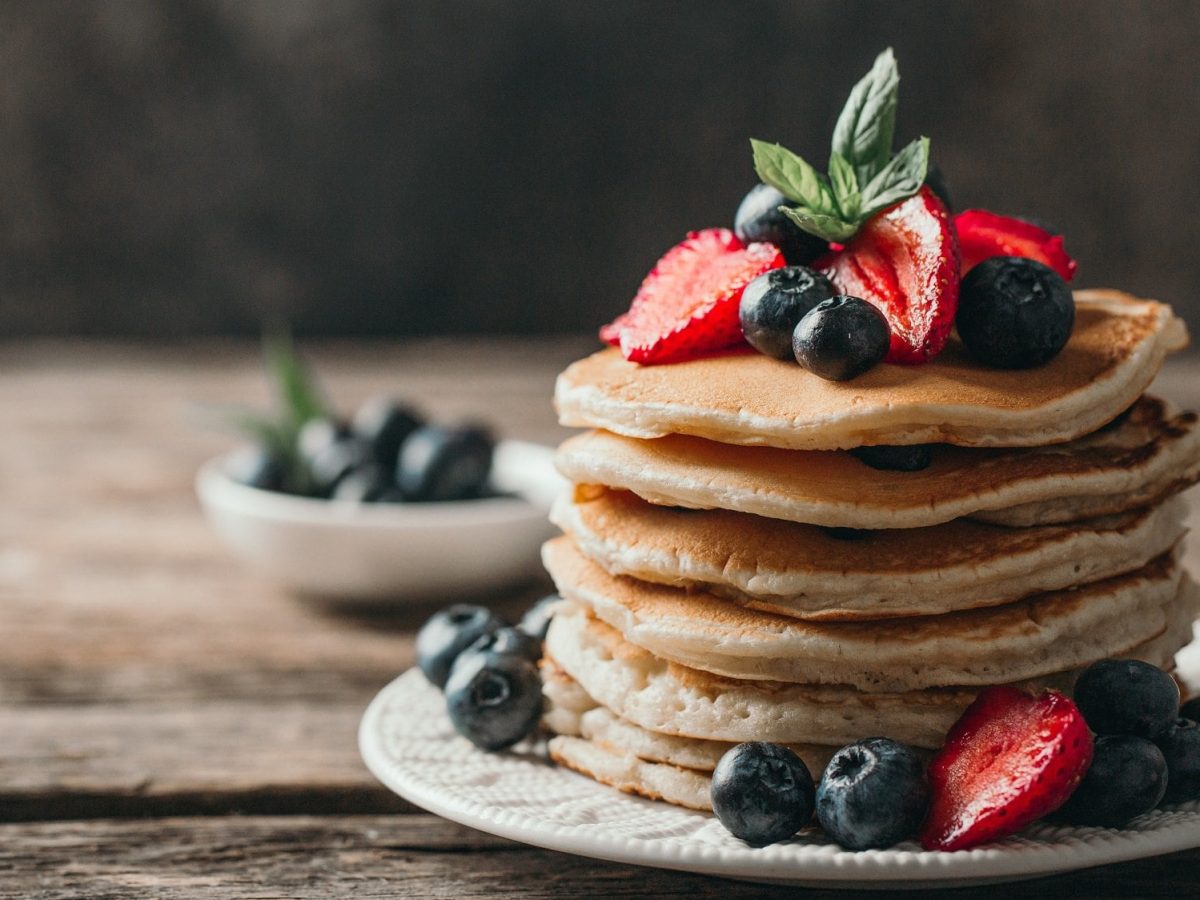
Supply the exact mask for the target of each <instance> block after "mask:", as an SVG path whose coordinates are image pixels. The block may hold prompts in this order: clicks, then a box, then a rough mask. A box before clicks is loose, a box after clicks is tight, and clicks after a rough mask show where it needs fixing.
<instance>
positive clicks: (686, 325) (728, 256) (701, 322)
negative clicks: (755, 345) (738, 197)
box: [600, 228, 785, 365]
mask: <svg viewBox="0 0 1200 900" xmlns="http://www.w3.org/2000/svg"><path fill="white" fill-rule="evenodd" d="M784 264H785V263H784V259H783V254H782V253H781V252H780V250H779V248H778V247H775V246H774V245H772V244H750V245H749V246H746V245H744V244H742V242H741V241H739V240H738V238H737V236H736V235H734V233H733V232H732V231H730V230H728V229H726V228H709V229H706V230H704V231H693V232H691V233H690V234H689V235H688V236H687V238H686V239H685V240H684V241H683V242H682V243H680V244H677V245H676V246H674V247H672V248H671V249H670V250H668V251H667V252H666V254H665V255H664V256H663V257H662V259H660V260H659V261H658V263H657V264H656V265H655V266H654V268H653V269H652V270H651V271H650V274H649V275H647V276H646V278H645V279H644V280H643V281H642V285H641V287H640V288H639V289H638V292H637V296H635V297H634V298H633V303H632V304H631V305H630V307H629V311H628V312H626V313H623V314H622V315H620V316H618V317H617V318H616V319H614V320H613V321H612V322H610V323H609V324H608V325H605V326H604V327H603V328H601V329H600V338H601V340H603V341H605V342H606V343H609V344H616V345H619V346H620V348H621V353H622V354H623V355H624V356H625V358H626V359H628V360H631V361H633V362H637V363H641V364H643V365H653V364H659V363H672V362H682V361H684V360H687V359H694V358H696V357H699V356H704V355H706V354H710V353H713V352H716V351H719V350H726V349H729V348H732V347H737V346H740V345H742V344H744V343H745V337H744V335H743V334H742V327H741V323H740V322H739V321H738V304H739V302H740V301H741V299H742V290H743V289H744V288H745V287H746V285H747V284H749V283H750V282H751V281H753V280H754V279H755V278H757V277H758V276H759V275H761V274H762V273H763V272H766V271H767V270H768V269H775V268H779V267H780V266H783V265H784Z"/></svg>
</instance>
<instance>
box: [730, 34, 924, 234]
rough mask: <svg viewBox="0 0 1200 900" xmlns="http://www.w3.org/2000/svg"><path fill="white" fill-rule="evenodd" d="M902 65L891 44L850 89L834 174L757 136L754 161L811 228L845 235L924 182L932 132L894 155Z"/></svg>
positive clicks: (833, 157) (832, 158) (837, 135)
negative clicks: (898, 64)
mask: <svg viewBox="0 0 1200 900" xmlns="http://www.w3.org/2000/svg"><path fill="white" fill-rule="evenodd" d="M899 88H900V73H899V71H898V70H897V68H896V59H895V57H894V56H893V55H892V49H891V48H890V47H889V48H888V49H887V50H884V51H883V52H882V53H880V54H879V56H878V57H876V59H875V64H874V65H873V66H872V67H871V71H870V72H868V73H867V74H866V75H865V76H864V77H863V78H862V80H861V81H859V82H858V84H856V85H855V86H854V89H853V90H852V91H851V92H850V97H849V99H847V100H846V105H845V106H844V107H843V108H842V112H841V115H840V116H838V121H837V125H836V126H835V128H834V131H833V146H832V151H831V153H830V155H829V174H828V175H823V174H822V173H821V172H819V171H817V169H815V168H814V167H813V166H811V165H809V164H808V163H807V162H805V161H804V159H802V158H801V157H800V156H798V155H797V154H795V153H793V152H792V151H791V150H788V149H787V148H786V147H781V146H780V145H779V144H768V143H766V142H765V141H757V140H753V139H752V140H751V141H750V146H751V149H752V150H753V153H754V169H755V171H756V172H757V173H758V177H759V178H761V179H762V181H763V182H764V183H766V184H769V185H771V186H772V187H773V188H775V189H776V190H778V191H779V192H780V193H782V194H783V195H784V196H785V197H786V198H787V199H788V200H789V201H791V203H793V204H795V205H794V206H781V207H780V209H781V210H782V211H783V213H784V214H785V215H786V216H787V217H788V218H790V219H791V220H792V221H793V222H795V223H796V225H798V226H799V227H800V228H802V229H803V230H804V231H807V232H808V233H809V234H812V235H816V236H817V237H819V238H821V239H823V240H826V241H835V242H837V243H845V242H846V241H847V240H849V239H850V238H851V237H853V236H854V235H855V233H857V231H858V229H859V228H861V227H862V224H863V223H864V222H866V221H867V219H869V218H870V217H871V216H873V215H875V214H876V213H878V212H879V211H881V210H883V209H886V208H887V207H889V206H892V205H893V204H895V203H899V202H900V201H901V200H904V199H905V198H907V197H911V196H912V195H913V194H915V193H916V192H917V191H919V190H920V189H921V185H922V183H924V181H925V174H926V171H927V170H928V168H929V139H928V138H926V137H921V138H918V139H917V140H915V141H913V142H912V143H911V144H909V145H908V146H906V147H905V148H904V149H903V150H901V151H900V152H899V153H897V154H896V155H895V156H893V155H892V140H893V135H894V133H895V130H896V101H897V96H898V92H899Z"/></svg>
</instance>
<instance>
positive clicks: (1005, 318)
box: [954, 256, 1075, 369]
mask: <svg viewBox="0 0 1200 900" xmlns="http://www.w3.org/2000/svg"><path fill="white" fill-rule="evenodd" d="M954 322H955V324H956V325H957V326H958V335H959V337H961V338H962V342H963V344H964V345H966V348H967V350H969V351H970V353H971V355H972V356H974V357H975V358H976V359H978V360H980V361H982V362H984V363H986V364H987V365H989V366H995V367H996V368H999V369H1029V368H1032V367H1034V366H1040V365H1041V364H1042V363H1044V362H1046V361H1048V360H1050V359H1051V358H1053V357H1054V356H1056V355H1057V354H1058V352H1059V351H1060V350H1062V348H1063V347H1064V346H1066V343H1067V340H1068V338H1070V337H1071V330H1072V329H1073V328H1074V327H1075V299H1074V298H1073V297H1072V296H1071V291H1070V289H1069V288H1068V287H1067V283H1066V282H1065V281H1063V279H1062V276H1060V275H1059V274H1058V273H1057V272H1055V271H1054V270H1053V269H1051V268H1050V267H1049V266H1046V265H1043V264H1042V263H1040V262H1037V261H1036V260H1032V259H1023V258H1021V257H1018V256H995V257H992V258H991V259H985V260H984V261H983V262H981V263H980V264H979V265H977V266H975V268H973V269H972V270H971V271H970V272H968V273H967V274H966V277H965V278H963V281H962V287H961V289H960V290H959V295H958V313H957V314H956V316H955V319H954Z"/></svg>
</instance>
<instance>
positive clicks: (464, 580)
mask: <svg viewBox="0 0 1200 900" xmlns="http://www.w3.org/2000/svg"><path fill="white" fill-rule="evenodd" d="M244 452H246V451H245V450H244V449H243V450H238V451H234V453H231V454H229V455H226V456H222V457H218V458H216V459H213V460H209V462H207V463H206V464H205V465H204V466H203V467H202V468H201V469H200V472H199V473H198V474H197V476H196V493H197V495H198V496H199V498H200V504H201V506H202V507H203V508H204V512H205V514H206V515H207V516H208V520H209V522H210V523H211V524H212V526H213V528H214V529H216V532H217V534H218V535H220V537H221V539H222V540H223V541H224V543H225V544H226V545H227V546H228V547H229V549H230V550H231V551H233V553H234V555H236V556H238V557H239V558H241V560H242V561H243V562H245V563H246V564H247V565H248V566H250V567H251V568H253V569H255V570H257V571H259V572H261V573H262V574H264V575H267V576H268V577H270V578H273V579H275V580H276V581H279V582H281V583H282V584H284V585H286V586H287V587H289V588H292V589H293V590H297V591H300V592H303V593H306V594H311V595H314V596H319V597H326V598H337V599H346V600H380V599H435V598H437V599H442V600H446V599H450V598H449V597H448V595H452V594H462V595H464V596H466V595H470V594H476V593H482V592H484V591H487V590H489V589H495V588H498V587H503V586H511V585H515V584H518V583H521V582H526V581H532V580H533V579H534V578H536V577H537V576H538V574H539V573H540V572H541V563H540V561H539V555H538V549H539V547H540V546H541V544H542V542H543V541H545V540H546V539H547V538H548V537H550V536H551V534H553V532H554V528H553V526H551V525H550V523H549V522H548V521H547V519H546V513H547V511H548V509H549V504H550V503H551V502H552V501H553V498H554V496H555V495H556V494H557V492H558V491H560V490H563V489H564V488H565V485H566V482H565V480H564V479H562V477H561V476H559V475H558V474H557V472H555V471H554V466H553V462H552V457H553V451H552V450H550V448H548V447H542V446H539V445H536V444H526V443H521V442H517V441H505V442H502V443H501V444H500V445H499V446H498V447H497V448H496V457H495V461H494V464H493V470H492V481H493V483H494V485H495V486H496V488H497V489H499V490H500V491H502V492H505V493H512V494H515V496H502V497H494V498H489V499H486V500H463V501H453V502H446V503H368V504H360V503H352V502H342V501H335V500H315V499H311V498H308V497H295V496H290V495H288V494H279V493H275V492H273V491H264V490H260V489H258V488H252V487H247V486H246V485H243V484H239V483H238V482H236V481H234V480H233V479H232V478H231V477H230V476H229V471H230V468H231V467H230V463H231V461H232V460H233V459H234V456H235V454H236V453H244Z"/></svg>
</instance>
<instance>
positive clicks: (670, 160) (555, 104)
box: [0, 0, 1200, 337]
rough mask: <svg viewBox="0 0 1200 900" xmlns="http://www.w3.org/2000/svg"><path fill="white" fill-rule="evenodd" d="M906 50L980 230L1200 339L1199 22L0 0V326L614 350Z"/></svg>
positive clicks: (871, 9)
mask: <svg viewBox="0 0 1200 900" xmlns="http://www.w3.org/2000/svg"><path fill="white" fill-rule="evenodd" d="M889 44H891V45H893V46H894V47H895V48H896V53H897V57H898V59H899V62H900V70H901V75H902V78H903V81H902V88H901V103H900V122H899V130H898V131H899V133H898V135H897V138H898V144H899V142H900V141H907V140H908V139H910V138H912V137H914V136H916V135H917V134H921V133H924V134H927V135H929V136H930V137H931V138H932V146H933V156H934V158H935V159H936V160H937V161H938V162H939V163H940V164H941V166H942V168H943V169H944V171H945V174H946V178H947V181H948V183H949V185H950V188H951V191H952V193H953V195H954V198H955V201H956V205H957V206H958V207H959V208H963V207H967V206H987V207H991V208H994V209H996V210H999V211H1008V212H1016V213H1024V214H1028V215H1035V216H1038V217H1040V218H1042V219H1044V220H1047V221H1049V222H1051V223H1054V224H1056V225H1058V226H1059V227H1060V228H1061V229H1062V230H1063V231H1064V232H1065V234H1066V238H1067V247H1068V249H1069V250H1070V251H1071V252H1072V253H1073V254H1074V255H1075V256H1076V257H1077V258H1078V259H1079V261H1080V276H1079V279H1078V282H1077V283H1079V284H1081V285H1105V286H1119V287H1122V288H1125V289H1128V290H1130V291H1133V292H1137V293H1141V294H1142V295H1147V296H1155V297H1159V298H1161V299H1165V300H1169V301H1171V302H1172V303H1174V304H1176V305H1177V306H1178V307H1179V308H1180V310H1181V311H1182V312H1183V313H1184V314H1185V315H1186V316H1188V317H1189V318H1190V319H1191V322H1192V325H1193V328H1195V327H1196V326H1197V324H1200V302H1198V300H1197V297H1196V292H1195V290H1194V287H1195V286H1196V285H1197V284H1200V253H1198V252H1197V239H1198V238H1200V227H1198V226H1197V217H1198V215H1200V150H1198V148H1200V52H1198V50H1197V48H1198V47H1200V3H1197V2H1195V0H1182V2H1097V0H1086V2H1059V3H1050V2H1044V0H1043V2H1003V3H1000V2H995V3H993V2H970V3H968V2H912V0H909V2H903V3H901V2H846V0H820V2H816V0H812V2H793V3H783V2H716V0H692V2H686V3H685V2H675V3H633V2H615V0H607V2H566V0H558V2H543V0H512V2H463V0H457V2H448V0H420V2H417V0H409V2H400V3H385V2H382V0H324V2H317V0H257V2H255V0H172V2H165V0H164V2H154V0H112V2H108V3H103V2H87V0H60V2H54V0H28V2H14V0H8V2H4V3H3V4H0V335H6V336H14V335H16V336H20V335H30V334H113V335H135V336H161V337H180V336H188V335H198V334H225V333H250V332H254V331H256V330H257V329H258V327H259V324H260V322H261V321H262V320H263V319H264V318H278V317H284V318H287V319H290V320H291V321H292V322H293V323H294V325H295V326H296V328H297V329H298V330H299V331H301V332H303V333H307V334H342V335H364V334H378V335H407V334H428V333H440V332H506V333H507V332H518V333H519V332H559V331H578V330H584V329H591V328H592V327H593V326H595V325H597V324H599V323H600V322H601V321H603V320H605V319H607V318H609V317H611V316H612V315H613V314H615V313H616V312H618V311H620V310H621V309H623V308H625V306H626V305H627V303H628V300H629V298H630V297H631V296H632V293H633V291H634V290H635V288H636V286H637V284H638V282H639V281H640V279H641V277H642V275H643V274H644V273H645V271H646V270H647V269H648V268H649V266H650V265H651V264H652V263H653V262H654V260H655V259H656V258H657V257H658V256H659V255H660V253H661V252H662V251H663V250H665V249H666V248H667V247H668V246H670V245H671V244H673V243H675V242H676V241H677V240H679V239H680V238H681V237H682V236H683V234H684V232H686V231H687V230H689V229H692V228H698V227H705V226H710V225H719V224H729V223H730V221H731V219H732V214H733V210H734V209H735V207H736V206H737V203H738V200H739V199H740V197H741V195H742V194H743V193H744V191H745V190H746V189H747V188H748V187H749V186H750V184H751V183H752V182H753V181H754V180H755V179H754V175H753V170H752V168H751V165H750V153H749V149H748V144H747V139H748V138H749V137H751V136H754V137H760V138H764V139H769V140H778V141H780V142H782V143H784V144H785V145H787V146H789V147H791V148H792V149H795V150H797V151H800V152H801V153H803V154H804V155H805V156H807V157H809V158H810V159H811V161H813V162H814V163H820V164H822V165H823V164H824V162H825V157H826V155H827V153H828V140H829V136H830V133H831V130H832V125H833V121H834V119H835V118H836V115H837V112H838V110H839V108H840V107H841V104H842V102H843V100H844V99H845V96H846V94H847V92H848V91H849V89H850V87H851V85H852V84H853V83H854V81H855V80H857V79H858V78H859V76H861V75H862V74H863V73H864V72H865V71H866V70H867V69H868V68H869V66H870V63H871V60H872V58H873V57H874V56H875V54H876V53H877V52H878V51H879V50H881V49H882V48H883V47H885V46H887V45H889Z"/></svg>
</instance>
